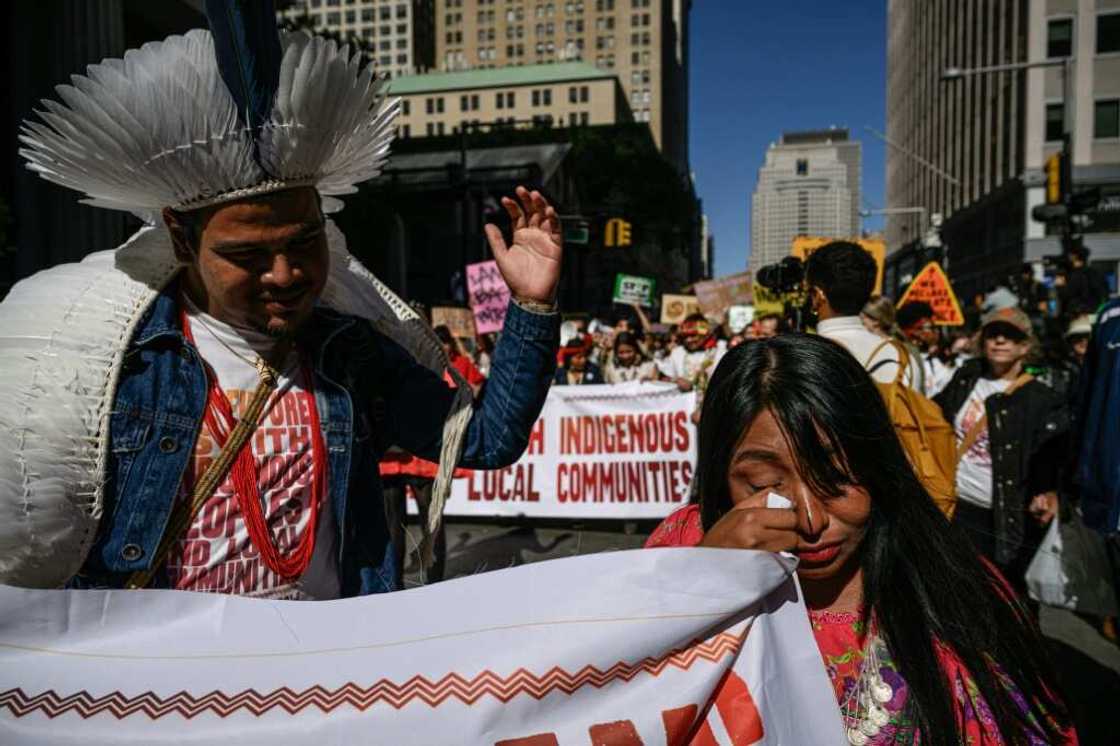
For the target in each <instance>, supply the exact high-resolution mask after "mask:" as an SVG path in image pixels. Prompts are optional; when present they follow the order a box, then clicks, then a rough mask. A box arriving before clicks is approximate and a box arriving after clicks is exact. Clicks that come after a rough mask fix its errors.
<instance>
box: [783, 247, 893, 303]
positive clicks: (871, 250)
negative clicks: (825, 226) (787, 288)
mask: <svg viewBox="0 0 1120 746" xmlns="http://www.w3.org/2000/svg"><path fill="white" fill-rule="evenodd" d="M833 241H851V242H852V243H854V244H857V245H859V246H860V247H862V248H863V250H864V251H866V252H867V253H868V254H870V255H871V258H872V259H874V260H875V268H876V271H875V290H874V291H873V292H874V293H875V294H876V295H878V294H879V293H882V292H883V266H884V265H885V263H886V258H887V245H886V244H885V243H883V241H882V240H880V239H878V238H825V237H823V236H798V237H797V238H795V239H793V247H792V248H791V249H790V252H789V253H790V256H795V257H797V258H798V259H800V260H801V261H805V260H806V259H808V258H809V255H810V254H812V253H813V252H814V251H816V250H817V249H819V248H820V247H822V246H824V245H825V244H828V243H832V242H833Z"/></svg>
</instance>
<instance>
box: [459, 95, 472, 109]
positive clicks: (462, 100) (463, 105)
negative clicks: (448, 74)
mask: <svg viewBox="0 0 1120 746" xmlns="http://www.w3.org/2000/svg"><path fill="white" fill-rule="evenodd" d="M470 104H471V98H470V96H466V95H463V96H460V97H459V111H470V110H471V105H470Z"/></svg>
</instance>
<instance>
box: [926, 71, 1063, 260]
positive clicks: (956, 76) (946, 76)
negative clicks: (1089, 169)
mask: <svg viewBox="0 0 1120 746" xmlns="http://www.w3.org/2000/svg"><path fill="white" fill-rule="evenodd" d="M1040 67H1061V68H1062V150H1063V151H1064V153H1065V157H1066V158H1067V159H1068V162H1069V163H1070V171H1071V172H1072V170H1073V166H1072V164H1073V127H1072V124H1073V105H1074V95H1073V59H1072V58H1071V57H1062V58H1061V59H1054V60H1037V61H1035V62H1013V63H1010V64H1006V65H987V66H984V67H971V68H961V67H947V68H945V71H944V72H942V73H941V80H942V81H945V82H950V81H954V80H961V79H962V78H967V77H972V76H974V75H987V74H988V73H1002V72H1012V71H1018V70H1031V69H1034V68H1040ZM1071 191H1072V188H1071ZM1066 198H1067V199H1068V195H1066ZM1062 232H1063V239H1064V240H1063V244H1068V242H1069V237H1070V226H1069V223H1068V221H1067V222H1066V224H1065V226H1064V228H1063V231H1062Z"/></svg>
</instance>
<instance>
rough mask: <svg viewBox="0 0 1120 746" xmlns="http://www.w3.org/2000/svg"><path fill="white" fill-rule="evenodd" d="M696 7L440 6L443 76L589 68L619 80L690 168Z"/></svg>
mask: <svg viewBox="0 0 1120 746" xmlns="http://www.w3.org/2000/svg"><path fill="white" fill-rule="evenodd" d="M691 6H692V1H691V0H579V1H577V2H573V1H571V0H569V1H568V2H557V1H556V0H502V2H500V3H499V2H497V1H496V0H436V11H435V29H436V33H435V49H436V64H437V65H438V67H439V69H440V70H443V71H448V72H451V71H464V70H477V69H491V68H502V67H517V66H523V65H544V64H564V63H571V62H584V63H587V64H592V65H594V66H595V67H596V68H598V69H599V70H602V71H604V72H606V73H609V74H611V75H615V76H617V77H618V80H619V82H620V84H621V85H622V88H623V90H624V91H625V93H626V97H627V100H628V102H629V106H630V109H631V110H632V111H633V112H634V118H635V120H637V121H642V122H648V123H649V127H650V130H651V132H652V134H653V138H654V141H655V142H656V143H657V145H658V147H659V148H660V149H661V151H662V152H663V153H664V154H665V155H666V157H668V158H669V159H670V160H671V161H672V162H673V163H674V164H676V165H677V166H678V167H679V168H681V169H682V170H685V169H687V164H688V75H687V73H688V55H689V46H688V29H689V12H690V10H691Z"/></svg>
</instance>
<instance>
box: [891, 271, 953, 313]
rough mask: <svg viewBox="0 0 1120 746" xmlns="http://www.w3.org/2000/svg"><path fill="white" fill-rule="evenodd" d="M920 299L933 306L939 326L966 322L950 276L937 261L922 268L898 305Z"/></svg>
mask: <svg viewBox="0 0 1120 746" xmlns="http://www.w3.org/2000/svg"><path fill="white" fill-rule="evenodd" d="M918 301H925V302H926V303H928V304H929V305H930V307H931V308H933V323H935V324H937V325H939V326H960V325H961V324H963V323H964V314H963V313H961V304H960V303H958V302H957V296H956V294H955V293H953V287H952V285H950V284H949V278H948V277H946V276H945V271H944V270H942V269H941V265H940V264H938V263H937V262H930V263H929V264H927V265H926V266H925V267H923V268H922V271H921V272H919V273H918V276H917V277H915V278H914V280H913V281H912V282H911V283H910V287H908V288H906V292H905V293H903V294H902V298H900V299H899V301H898V307H899V308H902V307H903V306H904V305H906V304H907V303H912V302H918Z"/></svg>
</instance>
